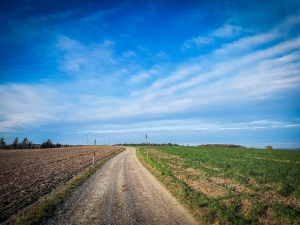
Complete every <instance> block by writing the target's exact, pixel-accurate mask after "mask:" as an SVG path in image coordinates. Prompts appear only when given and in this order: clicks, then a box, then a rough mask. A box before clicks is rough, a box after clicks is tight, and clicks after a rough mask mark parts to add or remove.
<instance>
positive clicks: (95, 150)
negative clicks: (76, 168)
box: [93, 139, 96, 165]
mask: <svg viewBox="0 0 300 225" xmlns="http://www.w3.org/2000/svg"><path fill="white" fill-rule="evenodd" d="M95 151H96V139H95V141H94V153H93V165H94V164H95Z"/></svg>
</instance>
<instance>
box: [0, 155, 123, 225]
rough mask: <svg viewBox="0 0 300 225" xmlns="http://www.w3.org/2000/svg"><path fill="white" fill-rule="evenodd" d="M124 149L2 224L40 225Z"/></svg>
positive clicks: (81, 173)
mask: <svg viewBox="0 0 300 225" xmlns="http://www.w3.org/2000/svg"><path fill="white" fill-rule="evenodd" d="M123 150H124V149H122V150H120V151H118V152H116V153H115V154H113V155H111V156H110V157H109V158H106V159H103V160H101V161H99V162H98V163H96V164H95V165H94V166H91V167H89V168H88V169H86V170H84V171H82V172H80V173H79V174H77V175H76V176H74V177H73V178H72V179H71V180H69V181H68V182H66V183H65V184H62V185H60V186H58V187H57V188H55V189H54V190H52V192H51V193H49V194H47V195H46V196H44V197H42V198H40V199H39V200H38V201H37V202H35V203H33V204H31V205H29V206H28V207H26V208H25V209H23V210H21V211H20V212H19V213H17V214H16V215H14V216H12V217H11V218H10V219H9V220H7V221H5V222H4V223H3V224H5V225H8V224H16V225H18V224H22V225H25V224H26V225H27V224H28V225H29V224H40V223H41V222H42V221H43V220H45V219H46V218H48V217H50V216H51V215H52V214H53V213H54V212H55V211H56V210H58V209H59V207H60V206H61V205H62V203H63V202H64V201H65V200H66V199H68V198H69V197H70V196H71V194H72V193H73V192H74V191H75V190H76V189H77V188H78V187H79V186H80V185H81V184H82V183H83V182H84V181H85V180H86V179H87V178H89V177H90V176H91V175H92V174H94V173H95V172H96V171H97V170H98V169H99V168H100V167H101V166H102V165H103V164H104V163H105V162H107V161H108V160H109V159H110V158H112V157H114V156H116V155H117V154H119V153H120V152H122V151H123Z"/></svg>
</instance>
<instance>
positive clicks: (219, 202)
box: [137, 146, 300, 224]
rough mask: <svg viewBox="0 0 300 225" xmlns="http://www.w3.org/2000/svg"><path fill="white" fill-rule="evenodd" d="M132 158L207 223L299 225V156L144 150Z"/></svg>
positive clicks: (250, 151) (208, 149)
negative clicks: (135, 157)
mask: <svg viewBox="0 0 300 225" xmlns="http://www.w3.org/2000/svg"><path fill="white" fill-rule="evenodd" d="M137 156H138V158H139V159H140V161H141V162H142V163H143V165H144V166H145V167H147V168H148V169H149V170H150V172H152V173H153V174H154V175H155V176H156V177H157V178H158V180H160V181H161V182H162V183H163V184H164V185H165V186H166V187H167V188H168V189H169V190H170V192H171V193H172V194H173V195H175V196H176V197H177V198H178V199H179V200H180V201H181V202H183V203H184V204H185V205H186V206H187V207H188V208H189V209H190V210H191V212H192V213H193V214H194V215H195V217H196V218H198V219H199V220H201V221H202V222H206V223H207V224H213V223H217V224H218V223H219V224H228V223H229V224H266V223H267V224H269V223H272V224H300V196H299V193H300V176H299V174H300V151H285V150H281V151H279V150H258V149H236V148H216V147H180V146H179V147H177V146H173V147H170V146H158V147H153V146H151V148H150V149H149V159H148V160H147V156H146V151H145V148H144V147H141V148H138V150H137Z"/></svg>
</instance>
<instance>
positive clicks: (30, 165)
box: [0, 146, 121, 222]
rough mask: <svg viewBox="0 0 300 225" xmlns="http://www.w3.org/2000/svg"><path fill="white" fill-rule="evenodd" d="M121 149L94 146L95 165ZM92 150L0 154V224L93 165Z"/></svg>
mask: <svg viewBox="0 0 300 225" xmlns="http://www.w3.org/2000/svg"><path fill="white" fill-rule="evenodd" d="M120 149H121V148H120V147H112V146H96V150H95V162H98V161H99V160H102V159H105V158H107V157H109V156H110V155H112V154H114V153H115V152H117V151H119V150H120ZM93 152H94V146H84V147H68V148H51V149H32V150H1V151H0V156H1V157H0V165H1V167H0V172H1V175H0V215H1V217H0V222H1V221H4V220H5V219H7V218H8V217H9V216H10V215H12V214H14V213H15V212H17V211H18V210H20V209H21V208H23V207H24V206H26V205H28V204H30V203H32V202H33V201H35V200H37V199H38V198H39V197H41V196H42V195H44V194H46V193H48V192H50V191H51V190H52V189H53V188H55V187H56V186H58V185H59V184H61V183H63V182H66V181H67V180H69V179H71V178H72V177H73V176H74V175H75V174H77V173H79V172H81V171H82V170H84V169H85V168H87V167H89V166H91V165H92V163H93V160H92V159H93Z"/></svg>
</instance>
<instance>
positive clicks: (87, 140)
mask: <svg viewBox="0 0 300 225" xmlns="http://www.w3.org/2000/svg"><path fill="white" fill-rule="evenodd" d="M88 145H89V133H87V134H86V146H88Z"/></svg>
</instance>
